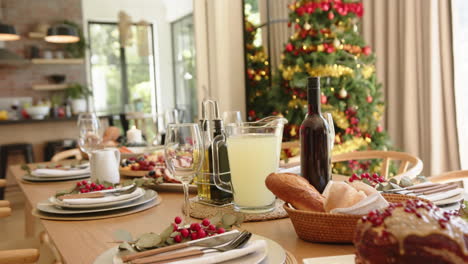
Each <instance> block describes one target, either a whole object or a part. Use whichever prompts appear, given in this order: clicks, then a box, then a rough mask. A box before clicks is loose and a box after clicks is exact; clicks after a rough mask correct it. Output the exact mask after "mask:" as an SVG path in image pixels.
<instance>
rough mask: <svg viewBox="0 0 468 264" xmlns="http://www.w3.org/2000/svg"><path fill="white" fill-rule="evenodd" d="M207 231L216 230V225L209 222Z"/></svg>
mask: <svg viewBox="0 0 468 264" xmlns="http://www.w3.org/2000/svg"><path fill="white" fill-rule="evenodd" d="M208 231H216V226H215V225H213V224H211V225H209V226H208Z"/></svg>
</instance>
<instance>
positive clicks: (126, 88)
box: [88, 22, 156, 114]
mask: <svg viewBox="0 0 468 264" xmlns="http://www.w3.org/2000/svg"><path fill="white" fill-rule="evenodd" d="M130 30H131V35H132V36H133V37H132V38H131V40H130V45H128V46H126V47H121V45H120V42H119V38H120V36H119V30H118V24H117V23H104V22H89V23H88V32H89V37H88V39H89V45H90V70H91V83H92V88H93V92H94V106H95V110H96V111H97V112H99V113H104V114H115V113H123V112H128V111H140V112H145V113H154V112H155V111H156V110H155V109H156V90H155V89H156V86H155V81H154V80H155V78H154V72H155V68H154V57H153V54H154V50H153V27H152V25H149V26H148V25H136V24H135V25H132V26H131V27H130Z"/></svg>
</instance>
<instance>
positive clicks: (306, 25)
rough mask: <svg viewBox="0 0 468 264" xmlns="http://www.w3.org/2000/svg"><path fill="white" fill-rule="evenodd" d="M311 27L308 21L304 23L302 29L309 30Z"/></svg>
mask: <svg viewBox="0 0 468 264" xmlns="http://www.w3.org/2000/svg"><path fill="white" fill-rule="evenodd" d="M311 28H312V26H311V25H310V24H309V23H305V24H304V29H305V30H310V29H311Z"/></svg>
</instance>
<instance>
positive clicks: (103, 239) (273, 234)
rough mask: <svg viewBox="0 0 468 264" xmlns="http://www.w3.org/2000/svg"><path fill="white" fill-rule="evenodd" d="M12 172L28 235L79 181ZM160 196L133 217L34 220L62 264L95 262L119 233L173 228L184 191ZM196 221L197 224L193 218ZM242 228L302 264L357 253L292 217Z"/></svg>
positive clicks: (12, 169) (16, 169)
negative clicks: (299, 231) (316, 239)
mask: <svg viewBox="0 0 468 264" xmlns="http://www.w3.org/2000/svg"><path fill="white" fill-rule="evenodd" d="M42 164H44V163H42ZM45 164H47V163H45ZM30 166H31V167H34V166H35V165H34V164H31V165H30ZM9 169H10V172H11V173H12V175H14V177H15V178H16V180H17V182H18V184H19V186H20V188H21V190H22V192H23V193H24V195H25V197H26V201H25V203H26V206H25V210H26V211H25V216H26V219H25V221H26V228H27V231H28V232H27V233H29V234H31V233H34V230H33V229H32V226H31V221H32V220H33V218H32V217H33V216H32V215H31V210H32V209H34V208H35V207H36V204H37V203H39V202H42V201H44V200H47V199H48V198H49V197H50V196H52V195H54V194H55V193H56V192H57V191H59V190H66V189H70V188H71V187H73V184H74V183H75V181H62V182H47V183H30V182H26V181H23V180H22V176H23V175H24V174H25V171H23V170H22V169H21V166H19V165H14V166H10V168H9ZM158 194H159V196H160V197H161V198H162V201H161V203H160V204H159V205H157V206H155V207H152V208H149V209H147V210H145V211H141V212H138V213H134V214H130V215H125V216H119V217H113V218H106V219H99V220H84V221H83V220H82V221H59V220H45V219H40V218H36V221H37V219H38V221H40V224H41V225H42V226H43V228H44V231H45V232H46V233H47V234H48V236H49V238H50V240H51V241H52V242H53V244H54V245H55V247H56V249H57V250H58V252H59V254H60V255H61V257H62V260H63V262H64V263H67V264H75V263H77V264H78V263H79V264H83V263H93V261H94V260H95V259H96V257H98V256H99V255H100V254H102V253H103V252H104V251H106V250H108V249H109V248H112V247H115V246H116V245H117V244H116V243H115V241H114V240H115V239H114V238H113V234H114V232H115V231H116V230H119V229H122V230H126V231H129V232H130V233H132V234H133V235H139V234H143V233H147V232H156V233H158V232H161V231H162V230H164V229H165V228H166V227H167V226H168V225H170V223H172V222H173V221H174V217H176V216H182V203H183V194H182V192H161V191H158ZM193 221H197V220H196V219H193ZM198 221H200V220H198ZM28 229H29V230H28ZM240 229H245V230H248V231H251V232H253V233H254V234H257V235H260V236H263V237H266V238H268V239H271V240H273V241H275V242H277V243H278V244H279V245H281V246H282V247H283V248H284V249H285V250H287V251H288V252H290V253H291V254H292V255H293V256H294V257H295V258H296V260H297V262H298V263H302V260H303V259H304V258H313V257H323V256H335V255H347V254H353V252H354V247H353V245H352V244H327V243H313V242H308V241H304V240H302V239H300V238H298V236H297V235H296V233H295V230H294V226H293V224H292V223H291V220H290V219H289V218H283V219H277V220H269V221H261V222H244V223H242V225H241V227H240ZM272 264H276V263H272Z"/></svg>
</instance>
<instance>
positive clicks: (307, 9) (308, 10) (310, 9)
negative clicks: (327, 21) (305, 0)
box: [306, 6, 314, 14]
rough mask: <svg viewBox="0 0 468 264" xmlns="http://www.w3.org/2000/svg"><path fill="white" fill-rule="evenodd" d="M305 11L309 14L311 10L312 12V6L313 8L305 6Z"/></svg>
mask: <svg viewBox="0 0 468 264" xmlns="http://www.w3.org/2000/svg"><path fill="white" fill-rule="evenodd" d="M306 12H307V13H309V14H311V13H312V12H314V8H313V7H312V6H308V7H307V8H306Z"/></svg>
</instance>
